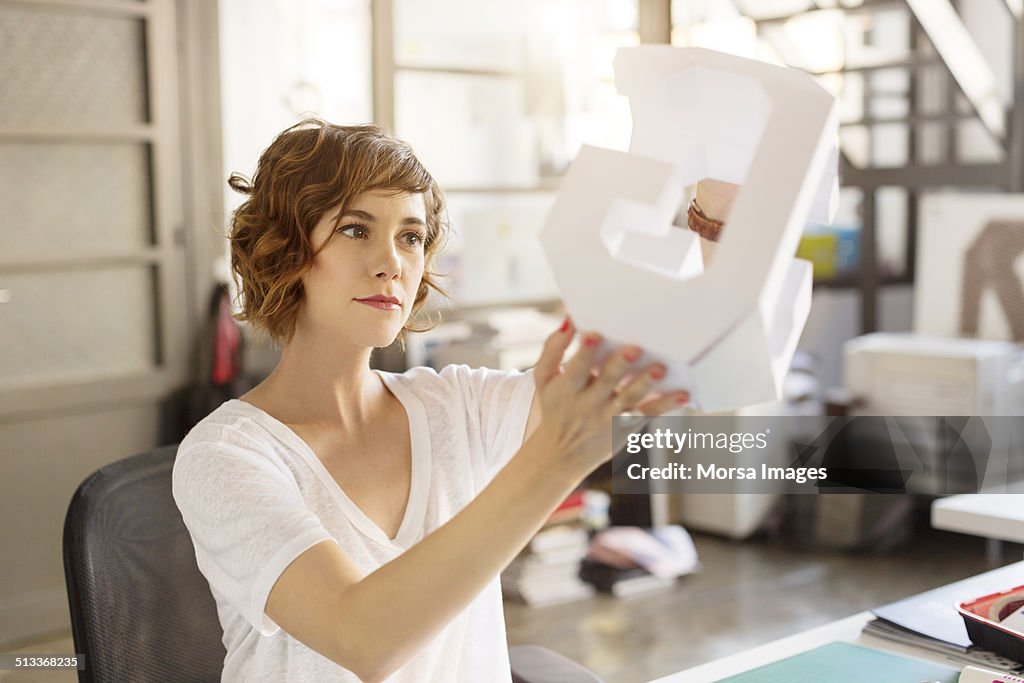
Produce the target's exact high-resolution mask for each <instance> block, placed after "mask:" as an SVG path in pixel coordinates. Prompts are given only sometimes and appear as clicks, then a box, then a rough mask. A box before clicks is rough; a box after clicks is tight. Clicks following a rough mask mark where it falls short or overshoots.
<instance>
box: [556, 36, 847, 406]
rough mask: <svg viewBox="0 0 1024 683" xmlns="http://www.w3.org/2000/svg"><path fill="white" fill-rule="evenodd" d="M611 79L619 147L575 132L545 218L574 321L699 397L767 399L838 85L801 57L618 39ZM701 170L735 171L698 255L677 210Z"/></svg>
mask: <svg viewBox="0 0 1024 683" xmlns="http://www.w3.org/2000/svg"><path fill="white" fill-rule="evenodd" d="M615 82H616V85H617V87H618V89H619V92H620V93H622V94H624V95H626V96H627V97H628V98H629V103H630V108H631V111H632V116H633V133H632V139H631V142H630V146H629V151H628V152H617V151H612V150H608V149H601V148H596V147H588V146H584V147H583V149H582V150H581V151H580V153H579V155H578V156H577V157H576V159H575V161H574V162H573V163H572V165H571V166H570V168H569V170H568V172H567V174H566V177H565V178H564V179H563V181H562V184H561V187H560V189H559V193H558V197H557V198H556V200H555V204H554V206H553V207H552V209H551V211H550V213H549V214H548V218H547V221H546V223H545V226H544V230H543V231H542V233H541V242H542V244H543V247H544V251H545V253H546V255H547V258H548V260H549V262H550V264H551V268H552V271H553V272H554V275H555V279H556V280H557V282H558V285H559V288H560V290H561V294H562V297H563V299H564V301H565V303H566V306H567V308H568V310H569V313H570V314H571V315H572V316H573V321H574V323H575V324H576V326H577V327H578V328H579V329H594V330H598V331H600V332H601V333H602V334H603V335H605V337H606V338H607V339H608V340H609V341H610V342H617V343H627V342H628V343H638V344H640V345H642V346H643V347H644V348H645V349H646V350H647V351H648V352H649V353H650V355H651V357H653V358H655V359H657V360H660V361H662V362H664V363H666V365H667V366H668V367H669V375H668V377H667V378H666V380H665V382H664V386H670V387H677V386H679V387H684V388H688V389H689V390H690V392H691V405H694V406H696V407H699V408H701V409H703V410H707V411H718V410H728V409H733V408H737V407H740V406H744V405H751V404H755V403H763V402H766V401H773V400H777V399H778V398H779V397H780V395H781V391H782V383H783V380H784V378H785V374H786V372H787V370H788V368H789V363H790V360H791V359H792V355H793V351H794V350H795V348H796V343H797V340H798V339H799V337H800V333H801V331H802V330H803V326H804V323H805V322H806V319H807V314H808V311H809V308H810V301H811V264H810V263H809V262H807V261H804V260H802V259H796V258H794V257H793V254H794V253H795V252H796V248H797V244H798V242H799V239H800V235H801V233H802V232H803V229H804V226H805V224H806V222H807V220H808V219H812V220H815V221H818V222H822V223H827V222H829V221H830V220H831V217H832V215H833V213H834V210H835V206H836V199H837V196H838V188H837V185H836V163H837V151H836V141H837V118H836V113H835V107H834V105H835V99H834V98H833V97H832V95H831V94H829V93H828V92H827V91H826V90H824V89H823V88H822V87H821V86H819V85H818V84H817V83H815V82H814V80H813V79H812V78H811V77H810V76H808V75H807V74H805V73H803V72H800V71H796V70H794V69H786V68H782V67H777V66H772V65H769V64H765V63H762V62H756V61H752V60H748V59H743V58H740V57H734V56H731V55H726V54H722V53H718V52H714V51H711V50H705V49H701V48H674V47H669V46H648V47H636V48H623V49H620V50H619V52H618V54H617V55H616V58H615ZM704 178H715V179H718V180H724V181H727V182H731V183H737V184H740V185H742V189H741V190H740V192H739V194H738V195H737V197H736V200H735V203H734V204H733V206H732V209H731V212H730V213H729V220H728V224H727V225H726V228H725V230H724V231H723V235H722V239H721V242H720V243H719V245H718V248H717V250H716V251H715V256H714V260H713V261H712V262H711V264H710V265H709V267H708V268H707V269H706V270H705V268H704V263H703V259H702V257H701V252H700V244H699V238H698V237H697V235H696V234H695V233H692V232H689V231H688V230H686V229H682V228H678V227H675V226H673V225H672V222H673V219H674V217H675V215H676V213H677V212H678V211H679V209H680V205H681V203H682V201H683V192H684V189H685V188H686V187H687V186H690V185H693V184H694V183H696V182H697V181H698V180H701V179H704Z"/></svg>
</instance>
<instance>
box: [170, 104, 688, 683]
mask: <svg viewBox="0 0 1024 683" xmlns="http://www.w3.org/2000/svg"><path fill="white" fill-rule="evenodd" d="M230 183H231V186H232V187H233V188H234V189H236V190H238V191H241V192H243V193H245V194H247V195H248V197H249V198H248V200H247V201H246V202H245V203H244V204H243V205H242V206H241V207H240V208H239V209H238V211H236V212H235V214H234V216H233V220H232V228H231V260H232V267H233V270H234V273H235V277H236V280H237V281H238V284H239V286H240V291H241V295H242V298H241V302H242V311H241V314H240V317H241V318H243V319H246V320H248V321H250V322H251V323H252V324H254V325H255V326H257V327H260V328H263V329H264V330H266V331H267V332H268V333H269V334H270V335H271V336H272V337H273V338H274V339H275V340H276V341H277V342H279V343H280V344H282V345H283V350H282V354H281V360H280V362H279V364H278V365H277V367H276V368H275V369H274V371H273V372H272V373H271V374H270V376H269V377H267V379H266V380H265V381H264V382H262V383H261V384H260V385H259V386H257V387H255V388H254V389H253V390H252V391H250V392H249V393H247V394H245V395H244V396H242V397H241V399H240V400H232V401H228V402H227V403H225V404H224V405H222V406H221V407H220V408H218V409H217V410H215V411H214V412H213V413H212V414H211V415H209V416H208V417H207V418H206V419H204V420H203V421H202V422H201V423H200V424H199V425H197V426H196V427H195V428H194V429H193V430H192V431H191V432H190V433H189V434H188V436H187V437H186V438H185V440H184V441H183V442H182V444H181V446H180V448H179V451H178V456H177V460H176V462H175V467H174V496H175V500H176V501H177V503H178V506H179V508H180V509H181V512H182V516H183V518H184V521H185V524H186V525H187V526H188V529H189V532H190V534H191V536H192V540H193V543H194V545H195V551H196V559H197V561H198V564H199V568H200V570H201V571H202V572H203V574H204V575H205V576H206V578H207V579H208V580H209V583H210V588H211V591H212V592H213V595H214V597H215V599H216V602H217V608H218V614H219V617H220V621H221V624H222V625H223V627H224V644H225V647H226V648H227V657H226V659H225V662H224V672H223V680H230V681H234V680H245V681H255V680H267V681H282V680H295V681H328V680H332V681H354V680H358V679H362V680H365V681H379V680H383V679H385V678H388V680H395V681H474V682H475V681H489V682H490V681H501V680H506V681H507V680H509V679H510V675H509V665H508V653H507V650H506V647H507V646H506V640H505V630H504V621H503V615H502V604H501V593H500V588H499V582H498V575H499V572H500V571H501V570H502V569H503V568H504V567H505V566H507V565H508V564H509V562H510V561H511V560H512V559H513V558H514V557H515V556H516V554H517V553H518V552H519V551H520V550H521V549H522V548H523V547H524V545H525V544H526V543H527V542H528V541H529V539H530V538H531V536H533V534H534V533H536V532H537V531H538V529H539V528H540V527H541V525H542V524H543V523H544V521H545V519H546V518H547V517H548V515H549V513H550V512H551V511H552V510H553V509H554V508H555V507H556V506H557V505H558V503H559V502H560V501H561V500H563V499H564V498H565V497H566V495H567V494H568V493H569V492H570V491H571V490H572V489H573V488H574V487H576V486H577V485H578V484H579V483H580V482H581V480H582V479H583V478H584V477H585V476H586V475H587V474H588V473H589V472H590V471H592V470H593V469H594V468H595V467H597V466H598V465H599V464H601V463H602V462H604V461H605V460H607V459H608V458H609V457H610V455H611V453H610V446H609V441H610V439H609V427H610V418H611V417H612V416H613V415H616V414H618V413H621V412H623V411H638V412H643V413H645V414H649V415H656V414H661V413H664V412H666V411H667V410H669V409H671V408H675V407H678V406H679V405H680V404H682V403H685V402H686V400H687V395H686V393H685V392H680V391H669V392H662V393H656V392H654V389H655V387H656V385H657V383H658V381H659V380H660V379H661V378H663V377H664V376H665V372H666V369H665V368H664V367H663V366H662V365H660V364H656V363H654V364H652V363H645V362H641V356H642V352H641V350H640V349H639V348H637V347H635V346H625V347H622V348H619V349H616V350H615V351H614V352H613V353H611V355H609V356H607V359H606V360H603V361H602V362H600V363H598V362H597V357H598V349H599V347H600V346H601V339H600V337H599V336H598V335H597V334H594V333H587V334H584V335H583V336H582V340H581V344H580V345H579V348H578V350H577V351H576V352H575V353H574V354H573V355H572V356H571V357H570V358H568V360H567V361H565V362H564V364H563V361H564V360H565V358H564V356H565V354H566V350H567V348H568V347H569V344H570V342H571V341H572V340H573V338H574V336H575V335H576V334H577V331H576V330H575V329H574V327H573V326H572V324H571V322H570V321H569V319H568V318H567V319H566V320H565V322H564V323H563V324H562V326H561V328H560V329H559V330H557V331H556V332H554V333H553V334H552V335H551V336H550V337H549V338H548V339H547V341H546V343H545V345H544V349H543V351H542V353H541V356H540V359H539V360H538V362H537V365H536V367H535V368H534V369H533V370H531V371H529V372H525V373H519V372H497V371H493V370H487V369H475V370H472V369H469V368H468V367H465V366H449V367H446V368H444V369H443V370H441V371H440V373H438V372H435V371H434V370H431V369H428V368H414V369H412V370H410V371H408V372H406V373H404V374H390V373H385V372H379V371H374V370H371V369H370V367H369V360H370V354H371V352H372V351H373V349H374V348H378V347H385V346H388V345H389V344H391V343H392V341H394V340H395V338H396V337H397V336H398V335H401V334H402V333H403V332H404V331H405V330H410V329H415V328H416V325H417V323H416V314H417V313H418V312H419V310H420V309H421V308H422V306H423V305H424V302H425V300H426V298H427V295H428V293H429V291H430V289H431V288H434V289H436V288H437V287H436V284H435V281H434V278H435V275H434V274H433V273H432V272H431V270H430V266H431V261H432V259H433V257H434V255H435V254H436V252H437V249H438V248H439V246H440V244H441V243H442V241H443V239H444V236H445V230H446V228H445V224H444V221H443V218H442V216H443V213H444V206H443V198H442V195H441V192H440V190H439V188H438V186H437V184H436V183H435V182H434V180H433V179H432V178H431V177H430V175H429V174H428V173H427V171H426V170H425V169H424V168H423V167H422V165H421V164H420V163H419V161H418V160H417V159H416V157H415V156H414V155H413V153H412V151H411V149H410V148H409V147H408V146H407V145H405V144H404V143H402V142H400V141H398V140H396V139H395V138H393V137H391V136H389V135H388V134H386V133H385V132H384V131H382V130H381V129H379V128H377V127H375V126H362V127H341V126H334V125H331V124H328V123H325V122H322V121H317V120H310V121H305V122H303V123H301V124H299V125H297V126H295V127H293V128H290V129H288V130H286V131H285V132H283V133H282V134H281V135H280V136H278V138H277V139H276V140H274V142H273V143H272V144H271V146H270V147H269V148H268V149H267V150H266V151H265V152H264V153H263V155H262V157H261V158H260V161H259V167H258V169H257V171H256V174H255V176H254V177H253V180H252V182H251V183H248V182H247V181H245V179H244V178H241V177H240V176H237V175H235V176H232V178H231V181H230ZM605 355H606V354H602V358H604V356H605ZM389 677H390V678H389Z"/></svg>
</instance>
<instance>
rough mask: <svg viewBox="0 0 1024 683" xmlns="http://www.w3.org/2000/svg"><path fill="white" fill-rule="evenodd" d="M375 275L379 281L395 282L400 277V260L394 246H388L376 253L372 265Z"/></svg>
mask: <svg viewBox="0 0 1024 683" xmlns="http://www.w3.org/2000/svg"><path fill="white" fill-rule="evenodd" d="M374 269H375V270H376V275H377V278H378V279H381V280H396V279H398V278H399V277H401V275H402V259H401V258H400V257H399V255H398V250H397V248H396V247H395V246H394V245H390V246H387V247H385V248H384V249H382V250H381V251H380V252H378V256H377V260H376V263H375V264H374Z"/></svg>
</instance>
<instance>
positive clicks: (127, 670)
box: [64, 446, 601, 683]
mask: <svg viewBox="0 0 1024 683" xmlns="http://www.w3.org/2000/svg"><path fill="white" fill-rule="evenodd" d="M177 451H178V447H177V446H164V447H163V448H158V449H156V450H152V451H149V452H148V453H142V454H139V455H134V456H132V457H130V458H125V459H124V460H119V461H117V462H114V463H111V464H109V465H106V466H105V467H102V468H100V469H99V470H97V471H96V472H94V473H93V474H91V475H89V477H87V478H86V480H85V481H84V482H82V484H81V485H80V486H79V487H78V490H77V491H75V495H74V496H73V497H72V499H71V504H70V505H69V506H68V513H67V517H66V518H65V520H64V577H65V579H66V581H67V589H68V605H69V607H70V610H71V632H72V635H73V637H74V641H75V652H77V653H80V654H83V655H85V662H86V668H85V669H84V670H82V671H79V672H78V680H79V681H82V682H83V683H86V682H93V681H102V682H107V681H109V682H111V683H120V682H121V681H132V683H147V682H149V681H154V682H159V683H164V682H165V681H174V682H175V683H188V682H190V681H196V682H199V681H204V682H205V681H219V680H220V677H221V671H222V669H223V665H224V657H225V655H226V654H227V651H226V650H225V649H224V646H223V644H222V643H221V638H222V637H223V630H222V629H221V626H220V621H219V620H218V618H217V605H216V603H215V602H214V599H213V596H212V595H211V594H210V587H209V584H208V583H207V581H206V578H205V577H204V576H203V575H202V574H201V573H200V571H199V567H198V566H197V565H196V559H195V550H194V549H193V547H192V539H191V538H190V537H189V535H188V529H187V528H186V527H185V523H184V522H183V521H182V519H181V513H180V512H179V511H178V506H177V505H175V503H174V498H173V497H172V496H171V471H172V469H173V467H174V458H175V455H176V453H177ZM524 647H525V648H527V649H525V650H523V649H520V648H524ZM509 659H510V660H511V662H512V679H513V681H515V683H601V679H599V678H598V677H597V676H595V675H594V674H593V673H591V672H590V671H588V670H587V669H585V668H583V667H582V666H579V665H578V664H575V663H574V662H572V661H571V660H569V659H566V658H565V657H563V656H561V655H559V654H557V653H555V652H552V651H550V650H546V649H545V648H542V647H538V646H534V645H531V646H519V647H514V648H511V649H510V650H509ZM520 665H521V666H522V667H523V670H522V671H519V670H518V667H519V666H520Z"/></svg>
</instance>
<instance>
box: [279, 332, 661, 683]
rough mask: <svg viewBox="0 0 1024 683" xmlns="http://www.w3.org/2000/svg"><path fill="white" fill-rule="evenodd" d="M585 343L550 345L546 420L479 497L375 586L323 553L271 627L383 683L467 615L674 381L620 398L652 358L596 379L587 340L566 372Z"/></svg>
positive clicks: (545, 361)
mask: <svg viewBox="0 0 1024 683" xmlns="http://www.w3.org/2000/svg"><path fill="white" fill-rule="evenodd" d="M573 332H574V331H573V330H572V329H571V327H570V328H569V329H567V330H564V331H561V332H556V333H555V334H553V335H552V336H551V337H550V338H549V339H548V341H547V343H546V344H545V347H544V351H543V353H542V354H541V358H540V361H539V362H538V363H537V367H536V369H535V371H534V373H535V381H536V382H537V385H538V393H537V396H536V398H535V403H538V404H540V406H541V411H542V414H543V416H544V417H543V420H541V421H540V423H539V424H538V425H537V427H536V429H535V430H534V431H533V433H532V435H531V436H530V438H529V440H528V441H527V442H526V443H524V444H523V446H522V448H521V449H520V450H519V451H518V452H517V453H516V455H515V456H513V457H512V459H511V460H510V462H509V463H508V464H507V465H506V466H505V468H504V469H502V470H501V472H499V473H498V474H497V475H496V476H495V478H494V479H493V480H492V481H491V483H490V485H488V486H487V488H486V489H484V490H483V491H482V492H481V493H480V495H479V496H477V497H476V498H475V499H474V500H473V501H472V502H471V503H470V504H469V505H467V506H466V507H465V508H464V509H463V510H462V511H461V512H459V513H458V514H457V515H455V517H453V518H452V519H451V520H449V521H448V522H447V523H446V524H444V525H443V526H441V527H440V528H438V529H437V530H436V531H434V532H433V533H431V534H430V535H429V536H427V537H426V538H425V539H423V540H422V541H421V542H420V543H418V544H417V545H415V546H413V547H412V548H410V549H409V550H408V551H406V552H405V553H403V554H402V555H400V556H399V557H397V558H395V559H394V560H392V561H391V562H389V563H388V564H386V565H384V566H383V567H381V568H380V569H378V570H376V571H374V572H373V573H371V574H370V575H368V576H362V575H361V572H360V571H359V569H358V568H357V567H356V566H355V565H354V563H353V562H352V561H351V560H350V559H349V558H348V557H347V556H346V555H345V553H344V552H343V551H342V550H341V549H340V548H339V547H338V546H337V545H336V544H334V543H330V542H326V543H321V544H319V545H316V546H314V547H313V548H311V549H309V550H308V551H306V552H305V553H303V554H302V555H300V556H299V557H298V558H297V559H296V560H295V561H294V562H293V563H292V564H291V565H289V567H288V568H287V569H286V570H285V571H284V572H283V573H282V574H281V577H280V578H279V579H278V580H277V583H276V584H275V585H274V588H273V589H272V590H271V593H270V597H269V599H268V601H267V607H266V611H267V614H268V615H269V616H270V618H271V619H273V620H274V621H275V622H276V623H277V624H278V625H279V626H280V627H281V628H283V629H284V630H285V631H286V632H287V633H289V634H290V635H292V636H293V637H295V638H296V639H298V640H300V641H301V642H303V643H305V644H306V645H308V646H309V647H311V648H312V649H314V650H316V651H317V652H319V653H320V654H322V655H324V656H325V657H327V658H329V659H331V660H333V661H335V662H337V663H338V664H341V665H342V666H344V667H346V668H348V669H350V670H352V671H354V672H355V673H356V674H357V675H359V676H360V677H361V678H363V679H364V680H367V681H377V680H381V679H383V678H385V677H387V676H388V675H389V674H391V673H392V672H393V671H395V670H396V669H398V668H399V667H401V666H402V665H403V664H404V663H405V662H406V661H408V660H409V659H410V658H411V657H412V656H413V655H414V654H416V653H417V652H418V651H419V650H421V649H422V648H423V647H424V646H425V645H427V644H428V643H429V642H430V640H432V639H433V638H434V637H435V636H436V635H437V634H438V633H439V632H440V631H441V629H442V628H443V627H444V626H445V625H446V624H448V623H449V622H450V621H451V620H452V619H453V618H454V617H455V616H456V615H458V614H459V613H460V612H461V611H462V610H464V609H466V607H468V606H469V604H470V603H471V602H472V601H473V599H474V598H475V597H476V596H477V595H478V594H479V593H480V591H482V590H483V589H484V588H485V587H486V585H487V584H488V583H489V582H490V581H491V580H492V579H493V578H494V577H495V576H497V574H498V573H499V572H500V571H501V570H502V569H504V568H505V567H506V566H507V565H508V564H509V563H510V562H511V561H512V559H513V558H514V557H515V556H516V555H517V554H518V553H519V551H520V550H521V549H522V548H523V546H525V545H526V543H527V542H528V541H529V540H530V538H531V537H532V536H533V535H534V534H535V533H536V532H537V531H538V530H539V529H540V528H541V526H542V525H543V523H544V522H545V520H546V519H547V517H548V515H549V514H550V512H551V510H553V509H554V508H555V507H556V506H557V505H558V504H559V503H560V502H561V501H562V500H563V499H564V498H565V497H566V496H567V495H568V494H569V492H570V491H572V489H573V488H574V487H575V486H576V485H577V484H578V483H579V482H580V481H581V480H582V479H583V477H584V476H586V474H587V473H589V472H590V471H592V470H593V469H594V468H595V467H597V466H598V465H599V464H600V463H601V462H603V461H604V460H607V459H608V458H609V457H610V456H611V453H610V445H609V444H610V419H611V416H612V415H615V414H617V413H619V412H621V411H622V410H625V409H630V408H635V407H636V406H637V404H638V403H639V402H640V400H641V399H642V398H643V397H644V396H647V395H648V394H649V392H650V390H651V389H652V388H653V387H654V385H655V384H656V383H657V381H658V380H660V378H661V377H663V376H664V373H665V369H664V367H662V366H652V367H647V368H644V370H643V371H642V372H639V373H638V374H637V376H636V378H635V379H633V380H632V381H630V382H629V384H628V385H627V387H626V388H625V389H623V390H622V391H620V392H618V394H617V395H616V391H615V389H616V385H617V384H618V383H619V381H620V380H621V379H622V378H623V377H624V376H625V375H626V373H627V371H628V370H630V369H631V367H632V365H633V363H634V362H635V360H636V358H637V357H639V354H640V351H639V349H636V348H635V347H626V348H624V349H619V350H618V351H616V352H615V353H614V354H612V356H611V357H610V358H609V359H608V360H607V361H605V363H604V364H603V365H602V366H601V367H600V368H599V370H600V372H599V373H598V375H597V377H596V378H594V379H593V380H591V376H592V375H591V373H592V370H594V369H595V368H594V364H595V358H596V355H597V349H598V347H599V344H598V341H599V340H598V338H597V336H596V335H591V336H589V337H584V342H583V343H582V344H580V348H579V350H578V351H577V353H576V354H575V355H574V356H573V358H572V359H571V360H570V361H569V363H567V364H566V365H565V367H564V369H562V367H561V361H562V356H563V354H564V353H565V350H566V348H567V347H568V345H569V342H570V341H571V339H572V337H573ZM631 359H632V360H631ZM679 402H680V395H679V394H668V395H663V396H661V397H660V400H659V401H656V402H649V403H648V404H646V408H647V409H648V410H651V411H657V413H659V414H660V413H663V412H665V411H667V410H668V409H669V408H671V407H674V406H676V405H678V404H679ZM652 414H655V413H654V412H652Z"/></svg>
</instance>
